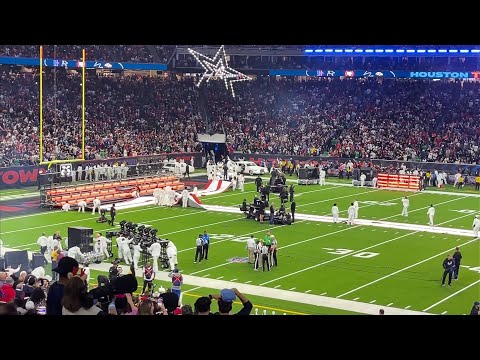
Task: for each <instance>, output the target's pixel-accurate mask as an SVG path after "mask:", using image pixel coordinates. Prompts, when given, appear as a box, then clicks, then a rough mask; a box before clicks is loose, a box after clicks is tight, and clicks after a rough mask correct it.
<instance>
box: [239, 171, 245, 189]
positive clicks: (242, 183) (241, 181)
mask: <svg viewBox="0 0 480 360" xmlns="http://www.w3.org/2000/svg"><path fill="white" fill-rule="evenodd" d="M238 188H239V189H240V191H241V192H244V191H245V176H244V175H243V174H242V173H240V175H238Z"/></svg>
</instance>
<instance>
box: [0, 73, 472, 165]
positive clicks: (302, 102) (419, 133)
mask: <svg viewBox="0 0 480 360" xmlns="http://www.w3.org/2000/svg"><path fill="white" fill-rule="evenodd" d="M0 71H1V70H0ZM37 81H38V78H37V76H36V74H35V73H18V72H13V71H8V70H7V71H3V72H0V161H2V164H3V165H10V164H15V163H34V162H35V161H36V160H37V159H38V124H39V119H38V113H39V105H38V90H37V89H38V85H37ZM80 83H81V82H80V78H79V76H78V74H70V73H67V72H65V71H64V70H63V69H60V70H59V71H57V72H56V73H55V74H52V73H47V74H46V76H45V79H44V110H43V117H44V129H43V130H44V135H43V136H44V144H45V148H44V157H45V159H46V160H51V159H66V158H77V157H79V155H80V150H81V92H80ZM55 86H56V91H54V88H55ZM86 87H87V94H86V114H85V117H86V132H85V134H86V157H87V158H88V159H96V158H105V157H110V158H115V157H122V156H135V155H152V154H159V153H168V152H191V151H198V150H201V144H200V143H199V142H198V141H197V133H205V132H207V133H212V132H222V133H223V132H224V131H225V133H226V134H227V142H228V148H229V150H230V151H231V152H234V151H235V152H243V153H266V154H284V155H311V156H316V155H330V156H338V157H347V158H371V159H379V158H381V159H387V160H402V161H408V160H416V161H429V162H445V163H466V164H475V163H479V161H480V149H479V144H480V127H478V126H476V124H478V123H479V121H480V106H479V105H480V104H479V101H480V85H479V84H478V83H469V82H464V83H461V82H445V81H438V82H433V81H423V80H415V81H414V80H400V79H397V80H395V81H393V80H384V81H381V80H379V79H376V78H370V79H346V80H341V79H332V78H321V79H315V80H312V81H303V82H300V81H295V80H294V79H293V78H277V77H261V76H260V77H258V78H257V79H256V80H255V81H251V82H242V83H238V84H235V91H236V97H235V98H233V97H232V96H231V94H230V93H229V92H228V91H226V90H225V87H224V84H223V82H214V81H211V82H209V83H208V85H207V88H206V91H205V94H206V95H205V97H206V101H204V102H203V103H204V105H205V103H206V104H207V106H202V102H201V101H199V97H200V92H199V91H198V88H196V87H195V86H194V79H193V78H190V77H183V78H180V79H177V78H175V77H173V78H172V77H168V78H166V77H157V78H154V77H146V76H145V77H141V76H125V77H108V78H107V77H97V76H89V77H88V79H87V83H86Z"/></svg>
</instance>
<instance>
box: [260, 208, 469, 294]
mask: <svg viewBox="0 0 480 360" xmlns="http://www.w3.org/2000/svg"><path fill="white" fill-rule="evenodd" d="M418 210H420V209H418ZM467 216H471V214H466V215H463V216H460V217H458V218H454V219H452V220H448V221H445V222H443V223H441V224H446V223H448V222H451V221H455V220H458V219H461V218H464V217H467ZM350 229H352V227H348V228H345V229H342V230H338V231H334V232H332V233H327V234H323V235H320V236H316V237H313V238H310V239H307V240H302V241H299V242H296V243H293V244H289V245H285V246H283V247H282V249H284V248H287V247H289V246H294V245H298V244H300V243H304V242H307V241H312V240H315V239H319V238H322V237H325V236H329V235H332V234H336V233H340V232H343V231H347V230H350ZM420 231H421V230H417V231H413V232H410V233H407V234H404V235H401V236H397V237H395V238H393V239H390V240H386V241H382V242H381V243H378V244H374V245H371V246H368V247H366V248H363V249H361V250H357V251H355V252H353V253H349V254H346V255H342V256H339V257H337V258H334V259H330V260H327V261H324V262H321V263H318V264H316V265H312V266H309V267H306V268H304V269H302V270H298V271H294V272H292V273H290V274H287V275H283V276H280V277H278V278H276V279H272V280H269V281H266V282H263V283H261V284H260V286H263V285H266V284H269V283H272V282H274V281H278V280H281V279H284V278H287V277H290V276H293V275H296V274H299V273H302V272H304V271H307V270H310V269H314V268H317V267H319V266H322V265H325V264H329V263H331V262H333V261H337V260H340V259H343V258H345V257H347V256H352V255H355V254H357V253H360V252H363V251H366V250H369V249H372V248H375V247H377V246H380V245H383V244H388V243H390V242H392V241H396V240H399V239H402V238H404V237H407V236H411V235H415V234H417V233H419V232H420ZM472 241H475V240H471V241H469V242H467V243H465V244H468V243H470V242H472ZM465 244H463V245H465ZM402 271H403V270H402ZM376 281H379V280H376ZM364 286H366V285H364ZM346 294H347V293H345V294H342V295H339V296H337V297H340V296H343V295H346Z"/></svg>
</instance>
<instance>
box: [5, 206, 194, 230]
mask: <svg viewBox="0 0 480 360" xmlns="http://www.w3.org/2000/svg"><path fill="white" fill-rule="evenodd" d="M143 210H148V209H143ZM129 212H132V211H129ZM56 214H57V215H58V214H59V213H58V212H56ZM200 214H203V212H191V213H188V214H181V215H174V216H167V217H163V218H159V219H155V220H148V221H142V223H144V224H149V223H153V222H156V221H165V220H169V219H175V218H179V217H184V216H191V215H200ZM5 220H7V219H5ZM86 220H88V219H85V218H83V219H78V220H71V221H65V222H61V223H56V224H46V225H44V226H37V227H31V228H23V229H18V230H12V231H3V232H2V234H12V233H16V232H21V231H28V230H35V229H40V228H44V227H49V226H57V225H64V224H72V223H77V222H82V221H86ZM3 221H4V219H2V222H3ZM115 229H118V227H113V228H109V229H106V230H102V231H108V230H115Z"/></svg>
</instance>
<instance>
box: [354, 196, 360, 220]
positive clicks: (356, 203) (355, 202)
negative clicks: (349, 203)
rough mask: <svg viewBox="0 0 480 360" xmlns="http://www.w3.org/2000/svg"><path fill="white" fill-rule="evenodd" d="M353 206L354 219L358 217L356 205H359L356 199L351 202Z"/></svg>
mask: <svg viewBox="0 0 480 360" xmlns="http://www.w3.org/2000/svg"><path fill="white" fill-rule="evenodd" d="M353 207H354V208H355V219H358V207H359V206H358V201H357V200H355V201H354V202H353Z"/></svg>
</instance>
